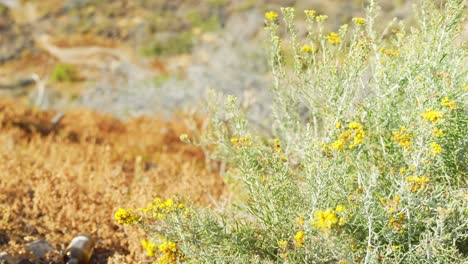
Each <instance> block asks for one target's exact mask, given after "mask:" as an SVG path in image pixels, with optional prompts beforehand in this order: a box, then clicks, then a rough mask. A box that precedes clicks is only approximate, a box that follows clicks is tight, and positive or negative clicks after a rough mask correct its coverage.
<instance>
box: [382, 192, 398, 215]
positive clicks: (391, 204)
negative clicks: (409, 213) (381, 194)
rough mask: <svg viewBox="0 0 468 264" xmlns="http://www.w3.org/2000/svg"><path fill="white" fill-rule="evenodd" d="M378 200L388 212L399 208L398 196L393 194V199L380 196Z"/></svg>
mask: <svg viewBox="0 0 468 264" xmlns="http://www.w3.org/2000/svg"><path fill="white" fill-rule="evenodd" d="M380 202H381V203H382V204H383V205H384V206H385V207H386V208H387V209H388V212H389V213H394V212H396V211H398V210H399V202H400V196H395V197H394V198H393V199H387V200H384V198H380Z"/></svg>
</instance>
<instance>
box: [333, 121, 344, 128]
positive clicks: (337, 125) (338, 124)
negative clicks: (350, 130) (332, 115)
mask: <svg viewBox="0 0 468 264" xmlns="http://www.w3.org/2000/svg"><path fill="white" fill-rule="evenodd" d="M342 126H343V123H341V121H338V122H337V123H336V125H335V127H336V129H341V127H342Z"/></svg>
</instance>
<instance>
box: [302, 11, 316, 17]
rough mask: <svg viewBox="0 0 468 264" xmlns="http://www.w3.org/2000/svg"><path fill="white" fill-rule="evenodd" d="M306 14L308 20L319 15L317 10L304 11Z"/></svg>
mask: <svg viewBox="0 0 468 264" xmlns="http://www.w3.org/2000/svg"><path fill="white" fill-rule="evenodd" d="M304 13H305V14H306V16H307V18H313V17H314V16H315V15H316V14H317V11H315V10H304Z"/></svg>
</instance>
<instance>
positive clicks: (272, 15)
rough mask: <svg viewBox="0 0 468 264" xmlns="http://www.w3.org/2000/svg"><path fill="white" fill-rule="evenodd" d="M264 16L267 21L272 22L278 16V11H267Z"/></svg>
mask: <svg viewBox="0 0 468 264" xmlns="http://www.w3.org/2000/svg"><path fill="white" fill-rule="evenodd" d="M265 18H266V20H267V21H269V22H274V21H276V19H277V18H278V13H276V12H275V11H269V12H266V13H265Z"/></svg>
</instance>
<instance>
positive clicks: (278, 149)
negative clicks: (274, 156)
mask: <svg viewBox="0 0 468 264" xmlns="http://www.w3.org/2000/svg"><path fill="white" fill-rule="evenodd" d="M273 148H274V149H275V151H276V152H277V153H282V152H283V149H282V148H281V145H280V139H279V138H275V139H274V141H273Z"/></svg>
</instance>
